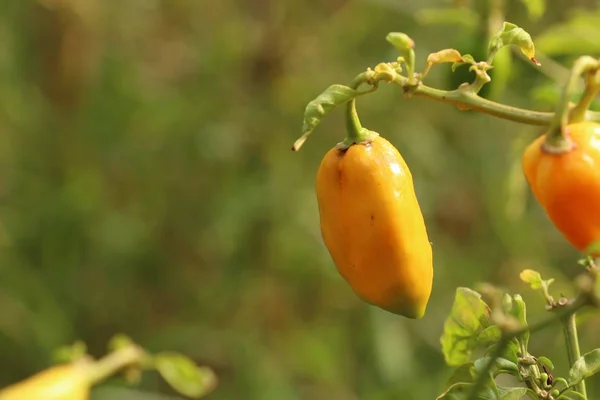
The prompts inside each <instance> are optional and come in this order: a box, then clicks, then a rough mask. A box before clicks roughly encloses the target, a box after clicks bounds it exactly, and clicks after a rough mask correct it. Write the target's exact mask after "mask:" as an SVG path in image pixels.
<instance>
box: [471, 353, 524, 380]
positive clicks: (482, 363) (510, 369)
mask: <svg viewBox="0 0 600 400" xmlns="http://www.w3.org/2000/svg"><path fill="white" fill-rule="evenodd" d="M491 359H492V358H491V357H482V358H479V359H477V360H475V362H474V363H473V365H474V367H475V372H476V373H477V374H479V373H481V371H482V370H483V369H484V368H485V367H486V365H487V363H488V362H490V360H491ZM490 373H491V374H492V376H494V377H496V376H497V375H499V374H509V375H513V376H517V375H518V374H519V367H518V366H517V364H515V363H514V362H512V361H509V360H507V359H505V358H497V359H496V360H495V361H494V366H493V367H492V369H491V370H490Z"/></svg>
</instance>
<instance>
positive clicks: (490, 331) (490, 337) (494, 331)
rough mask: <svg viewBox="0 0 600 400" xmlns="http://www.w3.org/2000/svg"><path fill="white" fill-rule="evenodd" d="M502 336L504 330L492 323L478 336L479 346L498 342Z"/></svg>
mask: <svg viewBox="0 0 600 400" xmlns="http://www.w3.org/2000/svg"><path fill="white" fill-rule="evenodd" d="M501 337H502V330H501V329H500V327H499V326H498V325H492V326H488V327H487V328H485V329H484V330H483V331H482V332H481V333H480V334H479V336H477V345H478V346H487V345H489V344H492V343H497V342H498V341H499V340H500V338H501Z"/></svg>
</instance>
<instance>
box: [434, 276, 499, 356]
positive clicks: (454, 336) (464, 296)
mask: <svg viewBox="0 0 600 400" xmlns="http://www.w3.org/2000/svg"><path fill="white" fill-rule="evenodd" d="M489 316H490V309H489V307H488V306H487V304H485V302H484V301H483V300H481V295H480V294H479V293H477V292H475V291H474V290H471V289H469V288H464V287H459V288H458V289H457V290H456V295H455V298H454V304H453V305H452V310H451V312H450V315H449V316H448V318H447V319H446V322H445V323H444V333H443V334H442V337H441V339H440V342H441V344H442V352H443V353H444V359H445V360H446V363H447V364H448V365H452V366H457V365H461V364H464V363H465V362H467V361H469V357H470V356H471V353H472V352H473V349H474V348H475V347H476V346H477V338H478V336H479V334H480V333H481V332H482V331H483V330H484V329H485V328H487V327H488V326H490V321H489Z"/></svg>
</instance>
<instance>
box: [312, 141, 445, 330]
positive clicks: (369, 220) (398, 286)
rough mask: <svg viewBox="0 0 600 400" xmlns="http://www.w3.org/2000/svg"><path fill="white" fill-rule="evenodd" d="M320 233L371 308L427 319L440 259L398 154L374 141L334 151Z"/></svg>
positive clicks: (325, 169) (326, 170) (320, 190)
mask: <svg viewBox="0 0 600 400" xmlns="http://www.w3.org/2000/svg"><path fill="white" fill-rule="evenodd" d="M316 189H317V200H318V206H319V215H320V220H321V233H322V236H323V240H324V242H325V245H326V247H327V249H328V250H329V253H330V255H331V257H332V259H333V261H334V263H335V265H336V267H337V269H338V271H339V273H340V274H341V275H342V277H343V278H344V279H345V280H346V281H347V282H348V283H349V284H350V286H351V287H352V289H353V290H354V292H355V293H356V294H357V295H358V296H359V297H360V298H362V299H363V300H364V301H366V302H368V303H370V304H372V305H375V306H377V307H380V308H382V309H384V310H387V311H389V312H392V313H395V314H399V315H403V316H405V317H408V318H413V319H418V318H421V317H423V315H424V313H425V310H426V307H427V303H428V301H429V296H430V294H431V289H432V284H433V256H432V249H431V243H430V242H429V239H428V236H427V231H426V228H425V222H424V219H423V215H422V213H421V209H420V207H419V203H418V201H417V197H416V195H415V191H414V186H413V180H412V175H411V173H410V170H409V169H408V166H407V165H406V163H405V161H404V159H403V158H402V156H401V155H400V153H399V152H398V150H397V149H396V148H395V147H394V146H393V145H392V144H391V143H390V142H388V141H387V140H386V139H384V138H382V137H380V136H378V135H377V134H375V135H372V136H371V138H370V139H369V140H367V141H366V142H362V143H354V144H352V145H350V147H348V148H347V149H345V150H340V149H338V148H337V147H334V148H333V149H331V150H330V151H329V152H328V153H327V154H326V155H325V157H324V159H323V161H322V162H321V165H320V167H319V170H318V173H317V181H316Z"/></svg>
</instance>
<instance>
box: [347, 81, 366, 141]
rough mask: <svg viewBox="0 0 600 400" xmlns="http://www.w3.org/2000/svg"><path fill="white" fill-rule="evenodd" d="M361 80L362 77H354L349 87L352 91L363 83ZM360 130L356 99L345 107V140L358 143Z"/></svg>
mask: <svg viewBox="0 0 600 400" xmlns="http://www.w3.org/2000/svg"><path fill="white" fill-rule="evenodd" d="M359 76H360V75H359ZM363 79H364V78H363V77H360V78H359V77H356V79H354V81H353V82H352V84H351V85H350V87H351V88H352V89H354V90H356V89H358V87H359V86H360V85H361V84H362V83H363V82H364V80H363ZM361 130H362V125H361V123H360V119H359V118H358V113H357V112H356V99H352V100H350V101H349V102H348V104H347V105H346V131H347V140H349V141H352V142H354V143H356V142H358V141H360V140H359V139H360V132H361Z"/></svg>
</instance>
